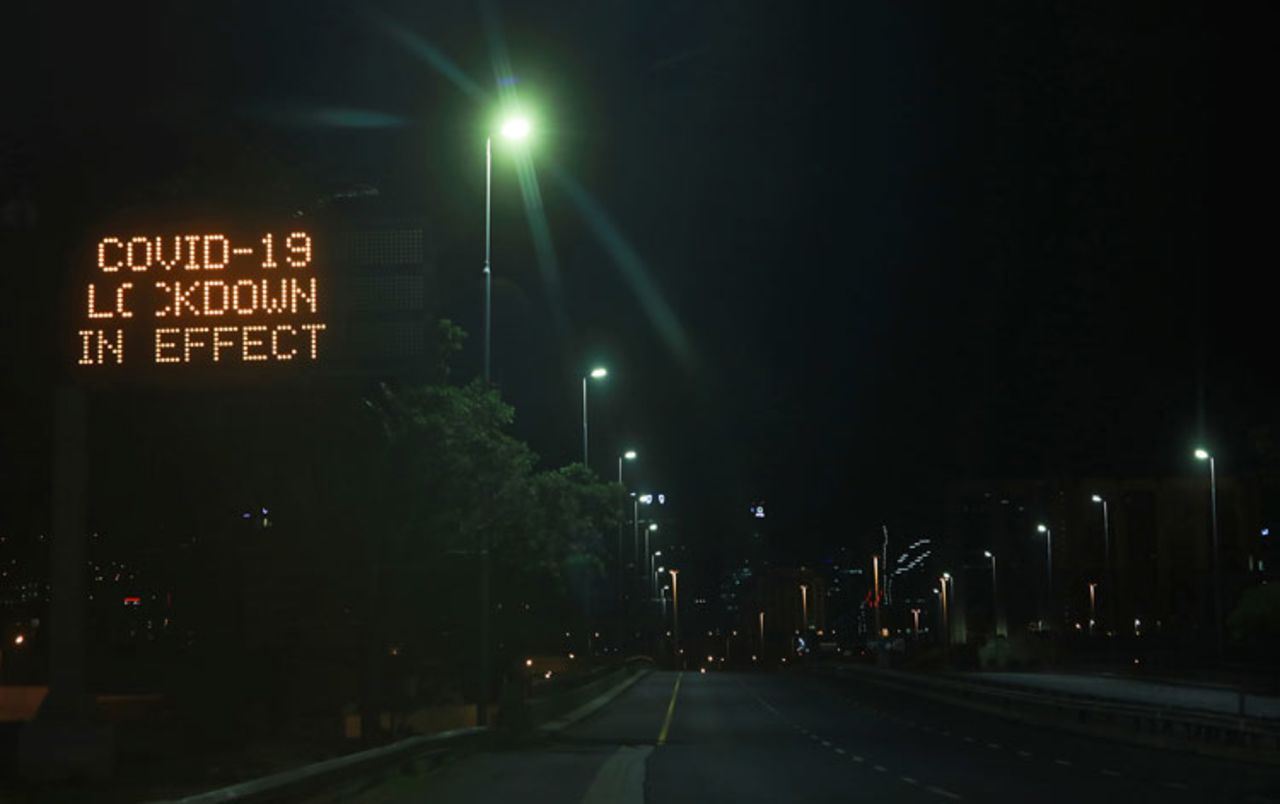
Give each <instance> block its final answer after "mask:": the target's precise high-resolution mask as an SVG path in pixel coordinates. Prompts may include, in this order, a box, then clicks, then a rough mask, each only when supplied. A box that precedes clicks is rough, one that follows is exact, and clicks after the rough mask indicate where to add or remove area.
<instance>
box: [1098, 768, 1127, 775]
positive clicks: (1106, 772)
mask: <svg viewBox="0 0 1280 804" xmlns="http://www.w3.org/2000/svg"><path fill="white" fill-rule="evenodd" d="M1102 775H1103V776H1122V775H1123V774H1122V773H1120V771H1118V770H1111V769H1110V768H1103V769H1102Z"/></svg>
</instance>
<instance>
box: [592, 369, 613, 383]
mask: <svg viewBox="0 0 1280 804" xmlns="http://www.w3.org/2000/svg"><path fill="white" fill-rule="evenodd" d="M608 376H609V370H608V369H606V368H600V367H597V368H593V369H591V379H593V380H598V379H601V378H602V377H608Z"/></svg>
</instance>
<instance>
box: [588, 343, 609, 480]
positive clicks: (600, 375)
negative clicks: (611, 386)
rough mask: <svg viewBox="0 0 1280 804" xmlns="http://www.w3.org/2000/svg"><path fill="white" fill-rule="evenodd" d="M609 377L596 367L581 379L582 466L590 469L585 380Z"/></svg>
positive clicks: (603, 369)
mask: <svg viewBox="0 0 1280 804" xmlns="http://www.w3.org/2000/svg"><path fill="white" fill-rule="evenodd" d="M608 376H609V370H608V369H605V368H600V367H598V366H597V367H596V368H593V369H591V373H590V374H587V375H584V376H583V378H582V465H583V466H587V467H590V466H591V464H589V463H587V378H588V377H589V378H590V379H593V380H602V379H604V378H605V377H608Z"/></svg>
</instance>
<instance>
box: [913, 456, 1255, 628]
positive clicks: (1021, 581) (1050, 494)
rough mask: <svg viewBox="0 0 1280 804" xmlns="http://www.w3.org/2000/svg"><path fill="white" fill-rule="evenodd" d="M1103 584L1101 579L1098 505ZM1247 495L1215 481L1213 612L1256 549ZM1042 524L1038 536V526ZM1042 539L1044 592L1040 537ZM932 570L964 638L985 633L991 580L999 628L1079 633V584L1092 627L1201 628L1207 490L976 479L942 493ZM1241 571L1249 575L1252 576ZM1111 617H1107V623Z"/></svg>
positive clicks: (1251, 570)
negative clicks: (952, 580) (942, 518)
mask: <svg viewBox="0 0 1280 804" xmlns="http://www.w3.org/2000/svg"><path fill="white" fill-rule="evenodd" d="M1095 494H1096V495H1098V496H1100V497H1101V498H1102V499H1103V500H1105V501H1106V519H1107V520H1108V522H1107V524H1108V525H1109V531H1110V532H1109V538H1110V564H1111V575H1112V578H1111V579H1110V580H1108V579H1107V578H1106V577H1105V567H1106V559H1105V556H1106V551H1105V549H1104V544H1105V542H1106V537H1105V535H1104V516H1103V505H1102V504H1101V503H1100V502H1094V501H1093V499H1092V498H1093V495H1095ZM1256 500H1257V496H1256V494H1255V493H1254V490H1253V489H1252V488H1251V487H1250V485H1248V484H1243V483H1241V482H1239V481H1238V480H1237V479H1235V478H1232V477H1219V478H1218V526H1219V535H1220V540H1221V550H1222V575H1223V588H1224V595H1223V597H1224V607H1225V609H1226V612H1224V614H1226V613H1229V612H1230V610H1231V608H1232V606H1233V605H1234V602H1235V600H1236V598H1237V596H1238V593H1239V591H1240V590H1241V589H1242V588H1243V587H1245V586H1247V585H1249V584H1251V583H1252V582H1254V581H1255V580H1256V578H1257V574H1256V573H1257V572H1258V570H1259V566H1258V562H1259V560H1260V558H1261V559H1262V560H1263V561H1264V562H1265V558H1264V556H1265V554H1266V553H1265V551H1266V549H1267V545H1266V543H1265V537H1262V536H1261V523H1260V520H1259V514H1258V509H1257V503H1256ZM1039 525H1044V526H1045V527H1046V528H1047V529H1048V531H1049V533H1047V534H1046V533H1044V532H1042V531H1041V530H1040V529H1039V528H1038V526H1039ZM1050 535H1051V536H1052V565H1053V577H1052V585H1051V584H1050V578H1049V576H1048V573H1047V571H1048V564H1049V556H1048V536H1050ZM939 541H940V545H939V550H938V553H939V555H940V557H941V559H942V561H941V563H942V564H943V565H947V568H948V569H949V571H950V572H951V573H952V574H953V575H955V576H956V585H955V586H956V590H955V595H954V597H955V600H954V601H953V610H954V611H955V614H956V616H957V617H959V618H962V619H961V621H962V622H963V623H964V625H963V628H964V631H965V636H981V635H984V634H989V633H991V632H992V631H993V630H994V626H995V618H996V608H995V605H994V604H995V602H996V599H995V597H994V595H993V593H992V592H993V590H992V585H993V580H992V572H991V560H990V559H988V558H986V557H985V556H984V551H989V552H991V553H992V554H993V555H994V556H995V568H996V576H995V584H996V588H997V589H998V590H999V598H1000V603H1001V605H1002V607H1003V609H1004V612H1005V615H1006V617H1007V620H1008V623H1009V628H1010V630H1011V631H1016V630H1018V629H1019V628H1026V627H1037V626H1043V627H1055V628H1058V627H1065V628H1075V627H1076V624H1077V623H1079V624H1080V627H1081V629H1084V628H1087V627H1088V624H1089V620H1090V613H1091V608H1090V584H1096V586H1094V587H1093V590H1094V604H1095V605H1094V609H1093V614H1094V619H1096V620H1097V621H1098V627H1104V626H1105V627H1108V628H1113V629H1115V630H1117V631H1118V632H1120V633H1133V632H1134V631H1135V629H1137V630H1142V631H1146V632H1148V633H1151V632H1153V631H1168V632H1174V633H1180V634H1192V633H1195V632H1200V633H1207V631H1206V630H1205V629H1207V628H1208V625H1209V622H1210V618H1211V612H1212V599H1213V597H1212V596H1213V581H1212V577H1213V576H1212V549H1211V548H1212V536H1211V530H1210V517H1209V483H1208V477H1207V472H1206V473H1205V475H1204V476H1203V477H1199V476H1189V477H1178V478H1091V479H1083V480H1062V481H1054V480H1019V479H1005V480H985V481H972V482H966V483H957V484H953V485H952V486H951V487H950V488H949V490H948V494H947V508H946V527H945V533H944V534H943V535H942V537H941V538H940V540H939ZM1251 576H1252V577H1251ZM1112 615H1114V616H1112Z"/></svg>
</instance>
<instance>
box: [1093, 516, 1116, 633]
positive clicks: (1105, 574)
mask: <svg viewBox="0 0 1280 804" xmlns="http://www.w3.org/2000/svg"><path fill="white" fill-rule="evenodd" d="M1089 499H1091V500H1093V501H1094V502H1095V503H1100V504H1101V505H1102V559H1103V560H1102V583H1103V585H1105V586H1106V587H1107V599H1106V604H1107V627H1108V628H1114V627H1115V622H1116V587H1115V584H1114V583H1112V578H1111V514H1110V512H1109V510H1108V508H1107V501H1106V499H1104V498H1103V496H1102V495H1101V494H1095V495H1093V496H1092V497H1090V498H1089ZM1102 632H1103V633H1104V634H1105V633H1106V632H1107V629H1106V628H1104V629H1102Z"/></svg>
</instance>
